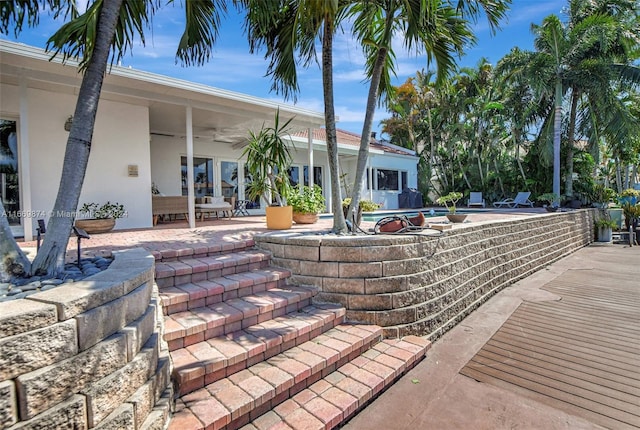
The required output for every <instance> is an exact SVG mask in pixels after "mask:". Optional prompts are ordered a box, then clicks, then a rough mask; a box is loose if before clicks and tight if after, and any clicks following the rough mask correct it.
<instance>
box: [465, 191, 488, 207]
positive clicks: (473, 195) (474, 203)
mask: <svg viewBox="0 0 640 430" xmlns="http://www.w3.org/2000/svg"><path fill="white" fill-rule="evenodd" d="M467 207H468V208H474V207H485V202H484V199H483V198H482V192H475V191H472V192H470V193H469V200H468V201H467Z"/></svg>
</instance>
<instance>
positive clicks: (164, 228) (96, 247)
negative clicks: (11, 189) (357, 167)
mask: <svg viewBox="0 0 640 430" xmlns="http://www.w3.org/2000/svg"><path fill="white" fill-rule="evenodd" d="M440 209H441V208H440ZM411 211H417V210H413V209H412V210H411ZM394 212H397V211H394ZM423 212H424V213H425V214H428V212H429V208H426V209H424V210H423ZM465 212H468V213H469V216H468V217H467V221H466V224H468V223H477V222H487V221H494V220H500V219H502V220H505V219H518V218H522V217H527V216H531V215H532V214H542V213H546V212H545V211H544V210H543V209H541V208H534V209H529V208H520V209H493V210H486V209H480V210H475V211H474V210H473V209H471V210H468V211H465ZM381 213H385V211H381ZM427 221H428V222H433V223H444V222H446V218H445V217H444V216H436V217H428V218H427ZM374 225H375V222H371V221H363V222H362V224H361V228H362V229H364V230H367V229H370V228H373V226H374ZM116 226H117V224H116ZM332 226H333V219H332V218H325V217H322V218H320V220H319V221H318V222H317V223H316V224H311V225H297V224H293V226H292V228H291V230H290V231H293V232H303V231H312V232H321V231H326V232H329V231H330V230H331V227H332ZM454 227H455V226H454ZM269 231H271V230H267V228H266V225H265V217H264V215H262V216H241V217H232V218H230V219H227V218H221V219H211V218H208V219H205V220H204V221H197V222H196V228H195V229H193V230H191V229H189V227H188V224H187V223H186V222H185V221H173V222H165V223H162V222H161V223H159V224H158V225H156V226H155V227H152V228H147V229H135V230H115V231H113V232H110V233H103V234H96V235H92V236H91V239H84V240H82V242H81V245H82V252H83V255H97V254H98V255H104V254H107V255H108V254H109V253H110V252H111V251H114V250H119V249H127V248H131V247H143V248H145V249H147V250H148V251H150V252H152V253H157V252H159V251H160V250H162V249H181V248H184V247H189V246H197V245H205V244H207V243H216V242H218V243H219V242H233V241H237V240H247V239H251V238H252V237H253V236H254V235H256V234H259V233H267V232H269ZM19 244H20V246H21V247H22V248H23V249H25V250H27V251H29V252H30V254H31V255H32V254H33V252H35V248H36V242H35V241H30V242H20V243H19ZM76 246H77V244H76V239H75V238H74V237H72V238H71V239H70V240H69V244H68V246H67V249H68V258H69V259H71V260H73V259H75V255H76Z"/></svg>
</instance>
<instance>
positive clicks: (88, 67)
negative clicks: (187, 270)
mask: <svg viewBox="0 0 640 430" xmlns="http://www.w3.org/2000/svg"><path fill="white" fill-rule="evenodd" d="M40 5H46V6H48V7H49V8H51V10H52V11H53V12H54V14H57V15H60V14H63V15H64V16H69V15H70V17H71V19H70V21H69V22H67V23H66V24H64V25H63V26H62V27H61V28H60V29H59V30H58V31H57V32H56V33H55V34H54V35H53V36H52V37H51V38H50V39H49V40H48V42H47V50H48V51H53V52H54V55H58V54H62V56H63V59H64V60H66V59H68V58H79V59H80V68H81V70H82V71H83V73H84V75H83V78H82V83H81V85H80V90H79V92H78V100H77V103H76V108H75V111H74V115H73V117H74V121H73V125H72V127H71V131H70V133H69V138H68V140H67V147H66V151H65V157H64V164H63V168H62V175H61V178H60V186H59V188H58V195H57V197H56V201H55V204H54V207H53V211H52V216H51V217H50V219H49V223H48V225H47V235H46V236H45V239H44V242H43V244H42V247H41V248H40V250H39V251H38V254H37V256H36V258H35V260H34V261H33V264H32V265H31V267H29V266H28V264H26V263H28V261H27V262H25V260H26V259H22V258H19V260H20V263H21V264H23V265H24V271H25V272H31V273H32V274H45V273H46V274H48V275H56V274H59V273H61V272H62V271H63V270H64V258H65V253H66V248H67V243H68V241H69V237H70V234H71V226H72V224H73V217H72V216H69V215H67V214H73V213H75V212H76V210H77V207H78V200H79V198H80V191H81V189H82V184H83V181H84V176H85V172H86V168H87V164H88V161H89V154H90V150H91V141H92V136H93V128H94V124H95V118H96V113H97V110H98V101H99V99H100V92H101V89H102V83H103V80H104V75H105V73H106V71H107V65H108V63H109V61H111V62H113V61H118V60H119V59H121V58H122V57H123V55H124V54H125V53H126V52H128V51H129V50H130V49H131V47H132V44H133V40H134V37H135V36H136V35H138V36H139V37H140V38H141V40H142V41H143V42H144V27H145V26H147V25H148V24H149V20H150V18H151V17H152V16H153V14H154V12H155V11H156V8H157V7H158V2H157V1H152V0H148V1H140V0H108V1H105V0H96V1H94V2H92V3H90V4H89V6H88V8H87V10H86V11H85V12H84V13H82V14H80V13H79V11H78V10H77V9H76V8H75V2H70V1H61V0H42V1H40V2H37V1H28V0H12V1H7V2H3V5H2V7H1V8H0V24H1V28H0V31H1V32H3V33H5V34H7V33H8V32H9V31H10V29H12V28H13V30H14V31H15V32H19V31H20V30H21V29H22V26H23V24H24V22H25V20H26V22H27V24H28V25H31V26H33V25H37V23H38V17H39V14H40V13H41V11H42V10H43V9H41V8H40ZM225 10H226V3H225V2H224V1H223V0H202V1H197V2H196V1H190V2H186V5H185V12H186V27H185V33H184V34H183V36H182V38H181V40H180V44H179V47H178V53H177V57H178V58H179V59H180V60H182V61H183V62H184V63H185V64H191V63H197V64H200V63H203V62H204V61H206V60H207V59H208V58H209V56H210V53H211V46H212V44H213V43H214V42H215V39H216V37H217V26H218V23H219V18H220V12H224V11H225ZM65 215H66V216H65ZM0 222H1V221H0ZM0 228H3V227H1V226H0ZM3 236H4V235H3ZM2 240H4V238H3V239H2ZM14 243H15V241H14ZM8 246H10V247H11V246H13V244H11V243H9V245H8ZM15 247H16V249H17V251H15V252H17V254H18V255H19V254H20V251H19V249H18V247H17V244H16V245H15ZM2 249H3V250H4V249H5V247H4V246H3V247H2ZM4 275H5V276H8V274H6V273H5V274H4Z"/></svg>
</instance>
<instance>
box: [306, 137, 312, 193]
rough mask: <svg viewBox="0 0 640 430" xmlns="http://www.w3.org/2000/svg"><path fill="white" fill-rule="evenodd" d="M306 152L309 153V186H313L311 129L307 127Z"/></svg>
mask: <svg viewBox="0 0 640 430" xmlns="http://www.w3.org/2000/svg"><path fill="white" fill-rule="evenodd" d="M307 152H308V153H309V167H308V171H307V173H308V176H309V187H311V186H313V129H312V128H309V130H308V131H307Z"/></svg>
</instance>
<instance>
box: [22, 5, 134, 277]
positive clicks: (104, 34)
mask: <svg viewBox="0 0 640 430" xmlns="http://www.w3.org/2000/svg"><path fill="white" fill-rule="evenodd" d="M122 2H123V0H110V1H106V2H104V3H103V5H102V10H101V11H100V18H99V21H98V30H97V32H96V40H95V47H94V49H93V52H92V54H91V59H90V61H89V63H88V66H87V70H86V72H85V74H84V77H83V79H82V84H81V86H80V91H79V92H78V101H77V103H76V109H75V112H74V114H73V119H74V121H73V125H72V127H71V132H70V133H69V138H68V140H67V148H66V151H65V155H64V164H63V166H62V175H61V177H60V186H59V188H58V195H57V197H56V201H55V204H54V207H53V212H52V215H51V218H50V219H49V223H48V224H47V235H46V236H45V238H44V242H43V243H42V247H41V248H40V251H39V252H38V255H37V256H36V258H35V260H34V262H33V265H32V268H31V269H32V274H45V273H46V274H48V275H50V276H53V275H57V274H59V273H62V271H63V270H64V259H65V254H66V250H67V243H68V242H69V237H70V235H71V227H72V226H73V221H74V218H75V212H76V210H77V208H78V200H79V199H80V192H81V191H82V183H83V182H84V176H85V172H86V170H87V164H88V162H89V153H90V151H91V140H92V138H93V128H94V125H95V119H96V113H97V110H98V101H99V99H100V91H101V89H102V82H103V81H104V75H105V72H106V69H107V61H108V59H109V51H110V46H111V42H112V40H113V37H114V34H115V28H116V24H117V22H118V16H119V12H120V6H121V5H122Z"/></svg>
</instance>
